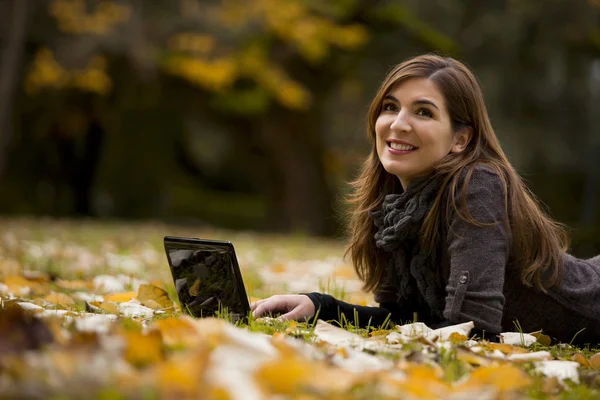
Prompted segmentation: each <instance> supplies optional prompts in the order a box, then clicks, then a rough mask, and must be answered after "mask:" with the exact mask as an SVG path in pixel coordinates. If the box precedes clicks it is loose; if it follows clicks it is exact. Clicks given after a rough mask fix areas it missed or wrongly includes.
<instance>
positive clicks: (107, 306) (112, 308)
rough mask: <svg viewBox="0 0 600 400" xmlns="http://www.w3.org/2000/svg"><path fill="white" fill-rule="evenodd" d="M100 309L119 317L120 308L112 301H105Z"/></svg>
mask: <svg viewBox="0 0 600 400" xmlns="http://www.w3.org/2000/svg"><path fill="white" fill-rule="evenodd" d="M100 308H101V309H103V310H104V311H106V312H108V313H110V314H115V315H119V306H117V303H113V302H112V301H103V302H102V303H100Z"/></svg>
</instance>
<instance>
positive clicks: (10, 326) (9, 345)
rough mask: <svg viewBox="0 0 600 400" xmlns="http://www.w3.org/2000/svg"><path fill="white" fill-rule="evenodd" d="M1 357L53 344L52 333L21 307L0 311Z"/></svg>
mask: <svg viewBox="0 0 600 400" xmlns="http://www.w3.org/2000/svg"><path fill="white" fill-rule="evenodd" d="M0 338H2V340H0V355H1V354H6V353H14V352H20V351H23V350H36V349H39V348H41V347H42V346H44V345H46V344H49V343H52V342H53V337H52V333H51V332H50V330H49V329H48V327H47V326H46V324H45V323H44V322H43V321H42V320H41V319H39V318H37V317H35V316H33V315H31V313H29V312H27V311H25V310H24V309H23V308H21V307H16V306H12V307H9V308H6V309H0Z"/></svg>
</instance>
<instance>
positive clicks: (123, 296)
mask: <svg viewBox="0 0 600 400" xmlns="http://www.w3.org/2000/svg"><path fill="white" fill-rule="evenodd" d="M136 296H137V293H136V292H125V293H109V294H106V295H104V301H112V302H115V303H124V302H127V301H129V300H131V299H135V297H136Z"/></svg>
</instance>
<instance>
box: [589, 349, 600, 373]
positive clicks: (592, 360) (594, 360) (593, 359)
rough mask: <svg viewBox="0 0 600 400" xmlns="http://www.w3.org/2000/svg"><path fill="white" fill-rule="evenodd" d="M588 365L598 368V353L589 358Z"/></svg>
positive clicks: (599, 356) (599, 355) (599, 358)
mask: <svg viewBox="0 0 600 400" xmlns="http://www.w3.org/2000/svg"><path fill="white" fill-rule="evenodd" d="M589 362H590V367H592V368H594V369H596V370H600V353H596V354H594V355H593V356H591V357H590V358H589Z"/></svg>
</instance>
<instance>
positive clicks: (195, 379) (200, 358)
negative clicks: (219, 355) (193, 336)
mask: <svg viewBox="0 0 600 400" xmlns="http://www.w3.org/2000/svg"><path fill="white" fill-rule="evenodd" d="M209 356H210V352H209V351H208V349H207V348H206V347H204V346H200V347H197V348H195V349H194V351H193V352H192V353H183V354H177V355H176V356H174V357H172V358H171V359H169V360H166V361H164V362H161V363H158V364H156V366H155V367H154V368H153V370H152V371H151V373H150V375H149V376H150V378H151V383H152V384H153V385H156V387H157V388H158V389H159V391H160V394H161V396H160V397H159V398H168V399H176V398H184V399H189V398H198V394H199V393H202V392H204V391H205V386H206V383H205V379H204V372H205V369H206V366H207V364H208V362H209Z"/></svg>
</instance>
